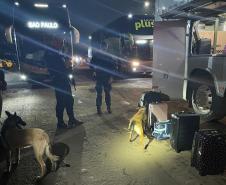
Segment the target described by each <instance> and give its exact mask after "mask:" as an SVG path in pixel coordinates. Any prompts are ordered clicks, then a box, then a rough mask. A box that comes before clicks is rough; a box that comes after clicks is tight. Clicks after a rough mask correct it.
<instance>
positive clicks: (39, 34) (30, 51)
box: [10, 1, 79, 82]
mask: <svg viewBox="0 0 226 185" xmlns="http://www.w3.org/2000/svg"><path fill="white" fill-rule="evenodd" d="M11 21H12V25H11V28H12V29H10V30H11V34H12V37H13V44H14V46H15V53H16V56H17V57H16V58H17V61H16V63H17V67H18V70H19V72H20V73H21V77H22V78H23V79H24V80H25V79H30V81H34V82H35V81H38V82H40V81H41V82H43V81H49V80H50V78H49V73H48V69H47V66H46V59H45V52H46V51H47V50H48V49H52V48H48V42H49V40H51V39H49V38H50V37H54V38H55V44H59V43H62V41H63V43H64V51H62V54H63V55H64V56H65V60H66V63H67V64H68V65H70V66H71V67H72V68H73V65H74V61H73V58H74V57H73V56H74V55H75V48H76V44H77V43H78V42H79V31H78V30H77V29H76V28H74V27H73V26H72V25H71V21H70V16H69V11H68V8H67V5H66V4H55V3H53V4H50V3H48V4H47V3H33V2H24V1H15V2H14V4H13V8H12V19H11Z"/></svg>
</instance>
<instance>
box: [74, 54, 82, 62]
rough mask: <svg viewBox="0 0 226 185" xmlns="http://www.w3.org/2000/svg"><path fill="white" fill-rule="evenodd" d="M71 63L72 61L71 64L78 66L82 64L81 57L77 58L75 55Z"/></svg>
mask: <svg viewBox="0 0 226 185" xmlns="http://www.w3.org/2000/svg"><path fill="white" fill-rule="evenodd" d="M72 61H73V63H76V64H80V63H81V62H82V57H80V56H77V55H76V56H73V58H72Z"/></svg>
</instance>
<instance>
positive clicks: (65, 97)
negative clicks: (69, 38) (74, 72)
mask: <svg viewBox="0 0 226 185" xmlns="http://www.w3.org/2000/svg"><path fill="white" fill-rule="evenodd" d="M62 45H63V43H62ZM51 47H52V49H53V50H52V49H50V50H48V51H46V54H45V57H46V58H45V59H46V61H47V67H48V71H49V73H50V76H51V77H52V85H53V86H54V88H55V96H56V117H57V128H72V127H74V126H77V125H80V124H82V123H83V122H82V121H79V120H77V119H76V118H75V115H74V110H73V107H74V98H73V96H72V91H71V83H70V79H69V74H70V72H71V70H70V68H67V66H66V63H65V60H64V58H63V56H62V55H61V54H60V52H59V48H58V47H59V43H58V44H56V43H55V41H52V43H51ZM64 109H66V112H67V115H68V117H69V121H68V125H66V124H65V122H64V120H63V114H64Z"/></svg>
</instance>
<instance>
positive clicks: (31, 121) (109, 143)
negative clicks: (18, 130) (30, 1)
mask: <svg viewBox="0 0 226 185" xmlns="http://www.w3.org/2000/svg"><path fill="white" fill-rule="evenodd" d="M77 76H78V78H77V81H78V87H77V91H76V92H74V94H75V112H76V115H77V117H78V118H79V119H81V120H83V121H84V122H85V123H84V125H82V126H79V127H77V128H74V129H71V130H62V131H58V130H56V119H55V110H54V109H55V99H54V92H53V90H52V89H47V88H41V89H31V88H29V86H26V87H23V88H15V87H14V88H13V89H10V90H8V92H6V93H5V95H4V107H3V110H9V111H11V112H17V114H18V115H21V116H22V118H23V119H24V120H25V121H26V122H27V124H28V126H27V127H38V128H42V129H44V130H45V131H46V132H47V133H48V134H49V135H50V138H51V141H52V142H53V143H55V144H54V147H53V149H54V152H55V153H57V154H60V155H63V156H64V158H65V159H64V161H65V163H68V164H70V167H65V166H63V165H62V164H61V165H60V168H59V169H58V170H57V172H51V173H49V174H48V175H47V176H46V177H45V178H44V179H43V180H42V181H41V182H39V183H38V184H43V185H44V184H45V185H116V184H117V185H169V184H174V185H182V184H187V185H201V184H205V185H225V183H226V175H217V176H206V177H201V176H199V175H198V173H197V171H196V170H195V169H194V168H191V167H190V157H191V153H190V151H188V152H181V153H179V154H177V153H176V152H174V151H173V150H172V149H171V147H170V145H169V142H168V141H161V142H158V141H153V142H152V143H151V144H150V146H149V148H148V149H147V150H146V151H145V150H143V148H142V146H140V144H139V142H138V141H135V142H134V143H130V142H129V141H128V137H129V133H128V130H127V127H128V121H129V118H130V117H131V116H132V115H133V114H134V113H135V112H136V111H137V110H136V108H137V102H138V100H139V97H140V95H141V93H142V92H144V91H146V90H150V88H151V79H150V78H135V79H127V80H119V81H117V82H115V83H114V84H113V91H112V104H113V105H112V110H113V113H112V114H111V115H109V114H107V113H106V111H105V106H103V111H104V114H103V116H102V117H99V116H98V115H97V114H96V109H95V90H94V83H93V82H92V81H91V80H90V75H88V74H87V71H83V72H82V73H81V72H78V73H77ZM5 117H6V116H5V115H2V120H4V118H5ZM65 120H67V118H66V115H65ZM202 127H205V128H206V127H208V128H210V127H212V128H220V129H223V130H226V121H221V122H217V123H211V124H210V123H209V124H202ZM145 142H147V140H145ZM3 168H4V163H0V175H1V178H0V184H1V185H3V184H8V185H32V184H36V181H35V177H36V176H37V175H39V173H40V170H39V166H38V164H37V162H36V161H35V160H34V155H33V151H32V150H31V149H24V150H23V151H22V158H21V162H20V165H19V166H18V168H17V169H16V170H15V172H14V173H13V174H12V175H11V176H10V177H7V176H4V174H3Z"/></svg>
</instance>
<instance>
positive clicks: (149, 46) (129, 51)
mask: <svg viewBox="0 0 226 185" xmlns="http://www.w3.org/2000/svg"><path fill="white" fill-rule="evenodd" d="M123 52H124V53H125V55H126V57H128V58H137V59H141V60H152V58H153V40H152V39H145V40H136V41H135V43H134V44H133V45H131V44H129V43H127V44H126V45H125V47H124V51H123Z"/></svg>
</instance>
